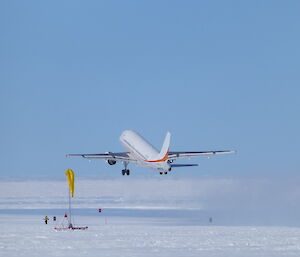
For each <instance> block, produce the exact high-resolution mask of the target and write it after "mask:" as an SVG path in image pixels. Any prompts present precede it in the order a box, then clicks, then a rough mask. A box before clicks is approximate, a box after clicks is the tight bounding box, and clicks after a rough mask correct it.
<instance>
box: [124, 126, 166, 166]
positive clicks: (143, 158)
mask: <svg viewBox="0 0 300 257" xmlns="http://www.w3.org/2000/svg"><path fill="white" fill-rule="evenodd" d="M120 141H121V143H122V144H123V145H124V147H125V148H126V149H127V150H128V151H129V156H130V158H132V159H134V160H136V162H137V163H138V164H139V165H142V166H147V167H150V168H154V169H159V170H164V171H169V170H170V168H171V165H170V164H169V163H168V162H167V161H162V160H157V161H153V160H154V159H155V158H156V157H157V156H158V155H159V152H158V150H157V149H155V148H154V147H153V146H152V145H151V144H150V143H149V142H147V140H145V139H144V138H143V137H142V136H140V135H139V134H138V133H137V132H135V131H132V130H125V131H124V132H123V133H122V135H121V136H120ZM149 160H151V161H149Z"/></svg>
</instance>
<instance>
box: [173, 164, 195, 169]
mask: <svg viewBox="0 0 300 257" xmlns="http://www.w3.org/2000/svg"><path fill="white" fill-rule="evenodd" d="M193 166H198V164H171V168H179V167H193Z"/></svg>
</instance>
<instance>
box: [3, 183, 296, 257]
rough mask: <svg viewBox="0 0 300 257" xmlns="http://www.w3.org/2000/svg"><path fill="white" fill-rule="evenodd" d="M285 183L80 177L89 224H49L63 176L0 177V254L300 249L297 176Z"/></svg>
mask: <svg viewBox="0 0 300 257" xmlns="http://www.w3.org/2000/svg"><path fill="white" fill-rule="evenodd" d="M296 182H297V183H296ZM283 184H284V181H280V183H277V182H276V181H275V182H274V181H273V182H269V181H257V180H255V181H238V180H228V179H225V180H224V179H216V180H212V179H207V180H205V179H202V180H182V179H181V180H163V179H162V180H156V179H154V180H132V179H131V180H126V181H125V180H84V181H80V180H79V181H78V182H77V184H76V191H75V198H74V199H73V207H74V208H73V214H74V217H75V224H76V225H79V226H88V227H89V228H88V230H86V231H55V230H54V229H53V228H54V227H55V226H57V225H59V223H60V221H61V219H62V217H63V215H64V213H65V211H66V209H67V206H68V204H67V199H68V197H67V188H66V187H67V186H66V182H65V181H63V180H62V181H32V180H28V181H5V180H2V181H0V257H2V256H3V257H4V256H5V257H6V256H11V257H14V256H18V257H20V256H25V257H27V256H28V257H29V256H30V257H31V256H39V257H40V256H45V257H47V256H72V257H74V256H125V257H126V256H128V257H129V256H130V257H134V256H137V257H142V256H172V257H176V256H217V257H219V256H243V257H244V256H263V257H268V256H270V257H272V256H300V225H299V224H300V222H299V219H298V217H299V216H300V215H299V208H298V207H297V206H298V205H297V202H299V201H298V200H299V196H300V193H299V192H300V191H299V190H298V189H297V188H298V181H295V182H294V183H290V182H286V184H285V186H284V188H281V189H280V188H279V187H278V186H277V185H281V186H282V185H283ZM98 208H103V212H102V213H98V211H97V210H98ZM45 215H48V216H49V218H50V222H49V224H48V225H45V224H44V222H43V217H44V216H45ZM54 215H55V216H57V217H58V218H57V222H53V221H52V217H53V216H54ZM210 217H212V218H213V221H212V222H211V223H210V222H209V218H210Z"/></svg>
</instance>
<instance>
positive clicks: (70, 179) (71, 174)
mask: <svg viewBox="0 0 300 257" xmlns="http://www.w3.org/2000/svg"><path fill="white" fill-rule="evenodd" d="M66 176H67V180H68V184H69V189H70V193H71V196H72V197H74V172H73V170H71V169H67V170H66Z"/></svg>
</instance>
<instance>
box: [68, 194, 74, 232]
mask: <svg viewBox="0 0 300 257" xmlns="http://www.w3.org/2000/svg"><path fill="white" fill-rule="evenodd" d="M68 191H69V228H72V227H73V225H72V208H71V192H70V190H68Z"/></svg>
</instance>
